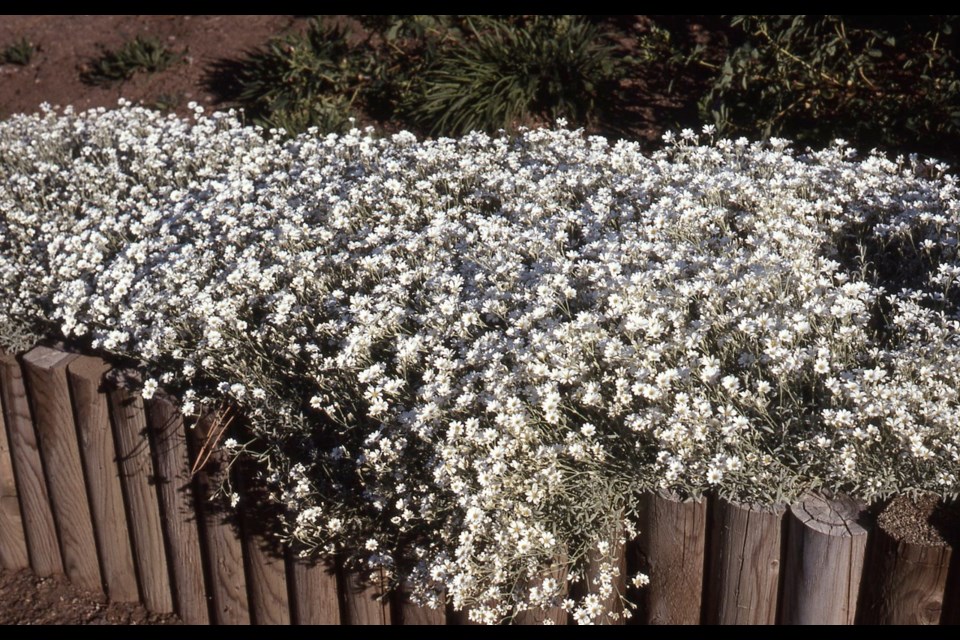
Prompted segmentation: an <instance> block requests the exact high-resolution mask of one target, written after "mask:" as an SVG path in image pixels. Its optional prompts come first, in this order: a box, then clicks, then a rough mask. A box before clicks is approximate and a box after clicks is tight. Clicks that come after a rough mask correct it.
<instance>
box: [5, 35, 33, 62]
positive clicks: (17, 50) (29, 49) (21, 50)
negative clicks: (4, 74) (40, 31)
mask: <svg viewBox="0 0 960 640" xmlns="http://www.w3.org/2000/svg"><path fill="white" fill-rule="evenodd" d="M36 52H37V48H36V47H35V46H34V45H33V43H32V42H30V41H29V40H27V39H26V38H20V39H19V40H18V41H16V42H14V43H13V44H11V45H9V46H7V47H6V48H5V49H4V50H3V51H0V64H17V65H20V66H22V67H25V66H27V65H28V64H30V61H31V60H33V54H35V53H36Z"/></svg>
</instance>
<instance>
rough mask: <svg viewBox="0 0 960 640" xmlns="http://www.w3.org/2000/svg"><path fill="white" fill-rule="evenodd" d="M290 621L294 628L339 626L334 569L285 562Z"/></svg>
mask: <svg viewBox="0 0 960 640" xmlns="http://www.w3.org/2000/svg"><path fill="white" fill-rule="evenodd" d="M287 575H288V576H289V583H290V594H291V595H290V617H291V619H292V622H293V624H297V625H306V624H324V625H336V624H340V619H341V616H340V599H339V597H338V595H337V574H336V568H335V567H333V568H331V567H328V566H326V565H325V564H324V563H322V562H315V561H311V560H306V559H302V558H294V557H292V554H290V557H288V558H287Z"/></svg>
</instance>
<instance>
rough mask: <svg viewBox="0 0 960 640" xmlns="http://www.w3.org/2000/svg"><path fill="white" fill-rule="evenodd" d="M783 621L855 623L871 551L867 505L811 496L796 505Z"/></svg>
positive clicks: (790, 519) (792, 515)
mask: <svg viewBox="0 0 960 640" xmlns="http://www.w3.org/2000/svg"><path fill="white" fill-rule="evenodd" d="M788 522H789V525H788V527H789V533H788V534H787V547H786V566H785V568H784V570H785V572H786V573H785V576H784V581H783V600H782V605H781V606H782V613H781V623H782V624H853V623H854V621H855V618H856V612H857V597H858V595H859V593H860V583H861V577H862V575H863V564H864V558H865V555H866V550H867V534H868V529H867V527H866V526H865V525H864V523H865V522H866V506H865V505H863V504H861V503H859V502H857V501H856V500H853V499H852V498H849V497H841V498H837V499H831V500H827V499H825V498H824V497H822V496H817V495H810V496H806V497H805V498H804V499H803V500H801V501H800V502H798V503H796V504H794V505H793V506H791V507H790V515H789V516H788Z"/></svg>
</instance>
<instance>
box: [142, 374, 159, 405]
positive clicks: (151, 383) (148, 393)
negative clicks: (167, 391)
mask: <svg viewBox="0 0 960 640" xmlns="http://www.w3.org/2000/svg"><path fill="white" fill-rule="evenodd" d="M159 387H160V383H159V382H157V381H156V380H154V379H153V378H147V380H146V381H145V382H144V383H143V389H142V390H141V391H140V395H141V396H143V399H144V400H149V399H150V398H152V397H153V395H154V394H155V393H156V392H157V389H158V388H159Z"/></svg>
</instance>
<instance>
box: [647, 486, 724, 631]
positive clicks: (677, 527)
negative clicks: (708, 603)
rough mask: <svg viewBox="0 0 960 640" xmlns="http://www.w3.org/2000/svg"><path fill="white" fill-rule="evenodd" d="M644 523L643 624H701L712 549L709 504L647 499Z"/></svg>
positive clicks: (669, 498) (661, 495)
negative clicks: (706, 568)
mask: <svg viewBox="0 0 960 640" xmlns="http://www.w3.org/2000/svg"><path fill="white" fill-rule="evenodd" d="M642 513H643V519H642V520H641V521H640V538H639V540H638V541H637V546H638V548H639V551H640V567H642V569H641V570H642V571H643V572H644V573H645V574H647V576H648V577H649V578H650V584H648V585H647V586H645V587H643V588H642V589H640V591H639V593H638V602H637V604H638V605H639V607H638V609H637V618H638V621H639V622H640V623H641V624H670V625H674V624H700V619H701V607H702V604H703V603H702V599H703V571H704V561H705V558H706V546H707V544H706V543H707V501H706V500H705V499H703V498H701V499H700V500H692V499H691V500H680V499H679V498H678V497H676V496H673V495H670V494H666V493H655V494H648V495H647V496H646V497H645V508H644V509H643V510H642Z"/></svg>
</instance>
